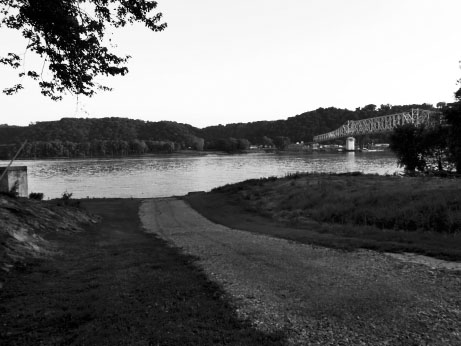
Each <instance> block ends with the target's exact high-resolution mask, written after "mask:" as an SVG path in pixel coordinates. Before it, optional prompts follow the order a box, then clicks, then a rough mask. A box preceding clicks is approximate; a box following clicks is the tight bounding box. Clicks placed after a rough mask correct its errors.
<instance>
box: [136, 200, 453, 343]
mask: <svg viewBox="0 0 461 346" xmlns="http://www.w3.org/2000/svg"><path fill="white" fill-rule="evenodd" d="M139 215H140V218H141V221H142V223H143V226H144V228H145V230H146V231H147V232H152V233H155V234H157V235H159V236H160V237H161V238H163V239H166V240H167V241H168V242H170V243H171V244H173V245H175V246H177V247H179V248H181V249H182V250H183V251H184V252H185V253H187V254H190V255H193V256H196V257H197V264H198V265H199V266H201V267H202V268H203V270H204V271H205V273H206V274H207V275H208V276H209V278H210V279H211V280H213V281H215V282H217V283H219V284H220V285H221V286H222V287H223V288H224V290H225V291H226V292H227V293H229V295H230V296H231V297H232V298H233V302H234V304H235V307H236V309H237V311H238V313H239V316H240V317H242V318H247V319H249V320H250V321H251V322H252V323H253V324H254V325H255V326H256V327H257V328H259V329H260V330H262V331H272V332H273V331H277V330H280V331H283V332H284V333H286V335H287V336H288V340H289V343H290V344H291V345H461V293H460V292H461V272H460V271H456V270H446V269H433V268H430V267H427V266H425V265H419V264H415V263H407V262H404V261H401V260H399V259H398V258H393V257H391V256H388V255H385V254H379V253H376V252H373V251H355V252H344V251H337V250H333V249H328V248H322V247H314V246H310V245H305V244H299V243H296V242H292V241H287V240H283V239H277V238H272V237H268V236H264V235H258V234H253V233H250V232H245V231H240V230H235V229H229V228H227V227H224V226H221V225H217V224H214V223H212V222H210V221H209V220H207V219H205V218H204V217H202V216H201V215H200V214H198V213H197V212H196V211H194V210H193V209H192V208H190V207H189V206H188V205H187V204H186V203H185V202H184V201H182V200H178V199H175V198H164V199H151V200H145V201H143V202H142V204H141V207H140V210H139Z"/></svg>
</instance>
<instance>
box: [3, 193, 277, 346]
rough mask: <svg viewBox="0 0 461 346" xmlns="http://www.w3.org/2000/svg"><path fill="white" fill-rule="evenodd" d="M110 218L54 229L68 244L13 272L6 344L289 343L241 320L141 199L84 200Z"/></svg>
mask: <svg viewBox="0 0 461 346" xmlns="http://www.w3.org/2000/svg"><path fill="white" fill-rule="evenodd" d="M82 203H83V204H84V206H85V208H87V209H88V210H90V211H91V212H92V213H94V214H97V215H99V216H100V217H101V222H100V223H98V224H96V225H93V226H92V227H90V228H88V229H86V230H85V231H82V232H76V233H75V232H74V233H69V232H66V233H59V232H57V231H54V233H53V232H52V231H51V230H50V231H49V232H48V233H47V241H49V242H50V243H52V244H53V246H54V247H55V248H56V249H57V250H59V251H60V255H59V256H56V257H54V258H48V259H42V260H40V261H37V260H31V261H30V263H27V265H26V266H24V267H21V268H18V270H16V271H14V272H13V271H11V272H10V275H9V277H8V280H7V281H6V284H5V285H4V287H3V289H0V344H1V345H25V346H29V345H97V346H101V345H111V346H112V345H146V346H147V345H181V346H182V345H190V346H192V345H210V346H211V345H235V346H237V345H258V344H262V345H282V344H283V336H281V335H267V334H265V333H261V332H260V331H257V330H255V328H253V327H252V326H251V325H249V324H248V323H244V322H241V321H239V320H238V319H237V316H236V314H235V311H234V310H233V308H232V307H231V306H230V305H229V304H228V302H227V300H226V297H225V294H224V292H223V291H222V290H221V289H219V288H218V287H217V286H216V285H214V284H213V283H211V282H210V281H209V280H207V278H206V277H205V275H204V274H203V272H201V271H200V270H198V269H197V267H196V266H195V265H194V263H193V258H191V257H190V256H186V255H182V254H180V253H178V251H177V249H174V248H171V247H169V246H168V245H167V244H166V243H165V242H164V241H163V240H161V239H159V238H158V237H157V236H155V235H153V234H148V233H146V232H144V230H143V228H142V226H141V224H140V222H139V217H138V207H139V203H140V202H139V200H130V199H113V200H109V199H101V200H88V201H82Z"/></svg>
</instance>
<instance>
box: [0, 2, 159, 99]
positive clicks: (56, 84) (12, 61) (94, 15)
mask: <svg viewBox="0 0 461 346" xmlns="http://www.w3.org/2000/svg"><path fill="white" fill-rule="evenodd" d="M156 7H157V2H156V1H149V0H137V1H134V0H28V1H25V0H0V14H2V15H4V18H3V19H2V20H1V21H0V27H1V26H4V27H7V28H10V29H16V30H19V31H21V33H22V35H23V36H24V37H25V38H26V39H27V40H28V44H27V49H30V50H31V51H33V52H35V53H37V54H38V55H39V56H41V57H43V58H44V59H45V61H46V62H47V63H48V69H49V70H50V71H51V74H52V79H51V80H44V79H42V72H43V71H41V72H40V73H39V72H38V71H27V72H22V73H20V74H19V77H22V76H24V75H27V76H28V77H30V78H32V79H34V80H36V81H38V84H39V86H40V87H41V90H42V91H41V92H42V94H43V95H45V96H49V97H51V98H52V99H53V100H59V99H61V98H62V96H61V94H62V93H63V92H64V91H65V90H68V91H70V92H72V93H75V94H83V95H86V96H92V95H93V94H94V93H95V92H96V90H97V89H102V90H109V88H107V87H105V86H102V85H98V84H96V83H95V82H94V78H95V77H96V76H98V75H111V76H115V75H125V74H126V73H127V72H128V69H127V67H126V66H125V64H126V62H127V60H128V59H129V56H122V57H121V56H117V55H116V54H113V53H111V52H110V51H109V48H108V47H107V45H106V44H105V42H104V38H105V34H106V28H107V26H112V27H116V28H118V27H124V26H125V25H126V24H128V23H134V22H141V23H144V24H145V25H146V27H147V28H149V29H150V30H152V31H161V30H163V29H165V28H166V24H165V23H159V22H160V20H161V17H162V14H161V13H156V14H152V11H153V10H154V9H155V8H156ZM0 63H3V64H6V65H8V66H10V67H12V68H15V69H17V68H18V67H20V66H21V58H20V57H19V56H18V55H17V54H14V53H9V54H8V56H7V57H5V58H1V59H0ZM44 64H45V62H44ZM20 89H22V85H21V84H17V85H15V86H13V87H11V88H7V89H5V90H4V93H6V94H13V93H15V92H17V91H18V90H20Z"/></svg>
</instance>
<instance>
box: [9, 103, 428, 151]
mask: <svg viewBox="0 0 461 346" xmlns="http://www.w3.org/2000/svg"><path fill="white" fill-rule="evenodd" d="M412 108H422V109H432V105H428V104H421V105H405V106H391V105H381V106H380V107H377V106H375V105H372V104H371V105H367V106H365V107H363V108H357V109H356V110H355V111H351V110H347V109H338V108H333V107H331V108H319V109H317V110H315V111H310V112H306V113H302V114H299V115H296V116H294V117H290V118H288V119H286V120H276V121H258V122H251V123H238V124H228V125H225V126H224V125H217V126H210V127H206V128H204V129H199V128H195V127H193V126H191V125H187V124H180V123H176V122H171V121H160V122H149V121H142V120H132V119H128V118H102V119H88V118H86V119H84V118H63V119H61V120H59V121H47V122H37V123H35V124H31V125H29V126H25V127H20V126H8V125H0V159H7V158H10V157H12V155H14V152H16V150H17V149H18V148H19V146H20V144H21V143H22V142H24V140H27V141H28V143H27V145H26V146H25V148H24V149H23V151H22V153H21V156H20V157H22V158H46V157H88V156H126V155H140V154H146V153H171V152H174V151H178V150H181V149H192V150H197V151H201V150H221V151H226V152H238V151H242V150H246V149H248V148H249V146H250V143H251V144H255V145H275V146H279V147H283V146H284V145H286V144H287V142H289V141H292V142H301V141H303V142H310V141H312V138H313V136H314V135H317V134H320V133H324V132H328V131H331V130H333V129H336V128H338V127H339V126H341V125H342V124H344V123H345V122H346V121H347V120H359V119H365V118H371V117H376V116H381V115H386V114H393V113H400V112H403V111H408V110H410V109H412Z"/></svg>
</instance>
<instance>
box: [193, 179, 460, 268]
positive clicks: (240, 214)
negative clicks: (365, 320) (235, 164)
mask: <svg viewBox="0 0 461 346" xmlns="http://www.w3.org/2000/svg"><path fill="white" fill-rule="evenodd" d="M185 199H186V201H187V202H188V203H190V205H191V206H192V207H193V208H195V209H196V210H197V211H198V212H200V213H201V214H202V215H204V216H205V217H207V218H208V219H210V220H212V221H213V222H216V223H220V224H223V225H226V226H228V227H231V228H237V229H242V230H247V231H250V232H255V233H262V234H268V235H271V236H275V237H280V238H284V239H289V240H295V241H298V242H301V243H308V244H316V245H321V246H327V247H332V248H339V249H345V250H354V249H359V248H364V249H371V250H376V251H380V252H396V253H403V252H414V253H418V254H422V255H428V256H433V257H436V258H440V259H447V260H454V261H461V183H460V180H459V179H440V178H433V177H432V178H427V177H398V176H377V175H361V174H359V175H354V174H337V175H335V174H292V175H288V176H287V177H285V178H275V177H274V178H267V179H253V180H248V181H245V182H241V183H237V184H232V185H227V186H224V187H221V188H217V189H214V190H212V191H211V192H209V193H192V194H189V195H188V196H186V197H185Z"/></svg>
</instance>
